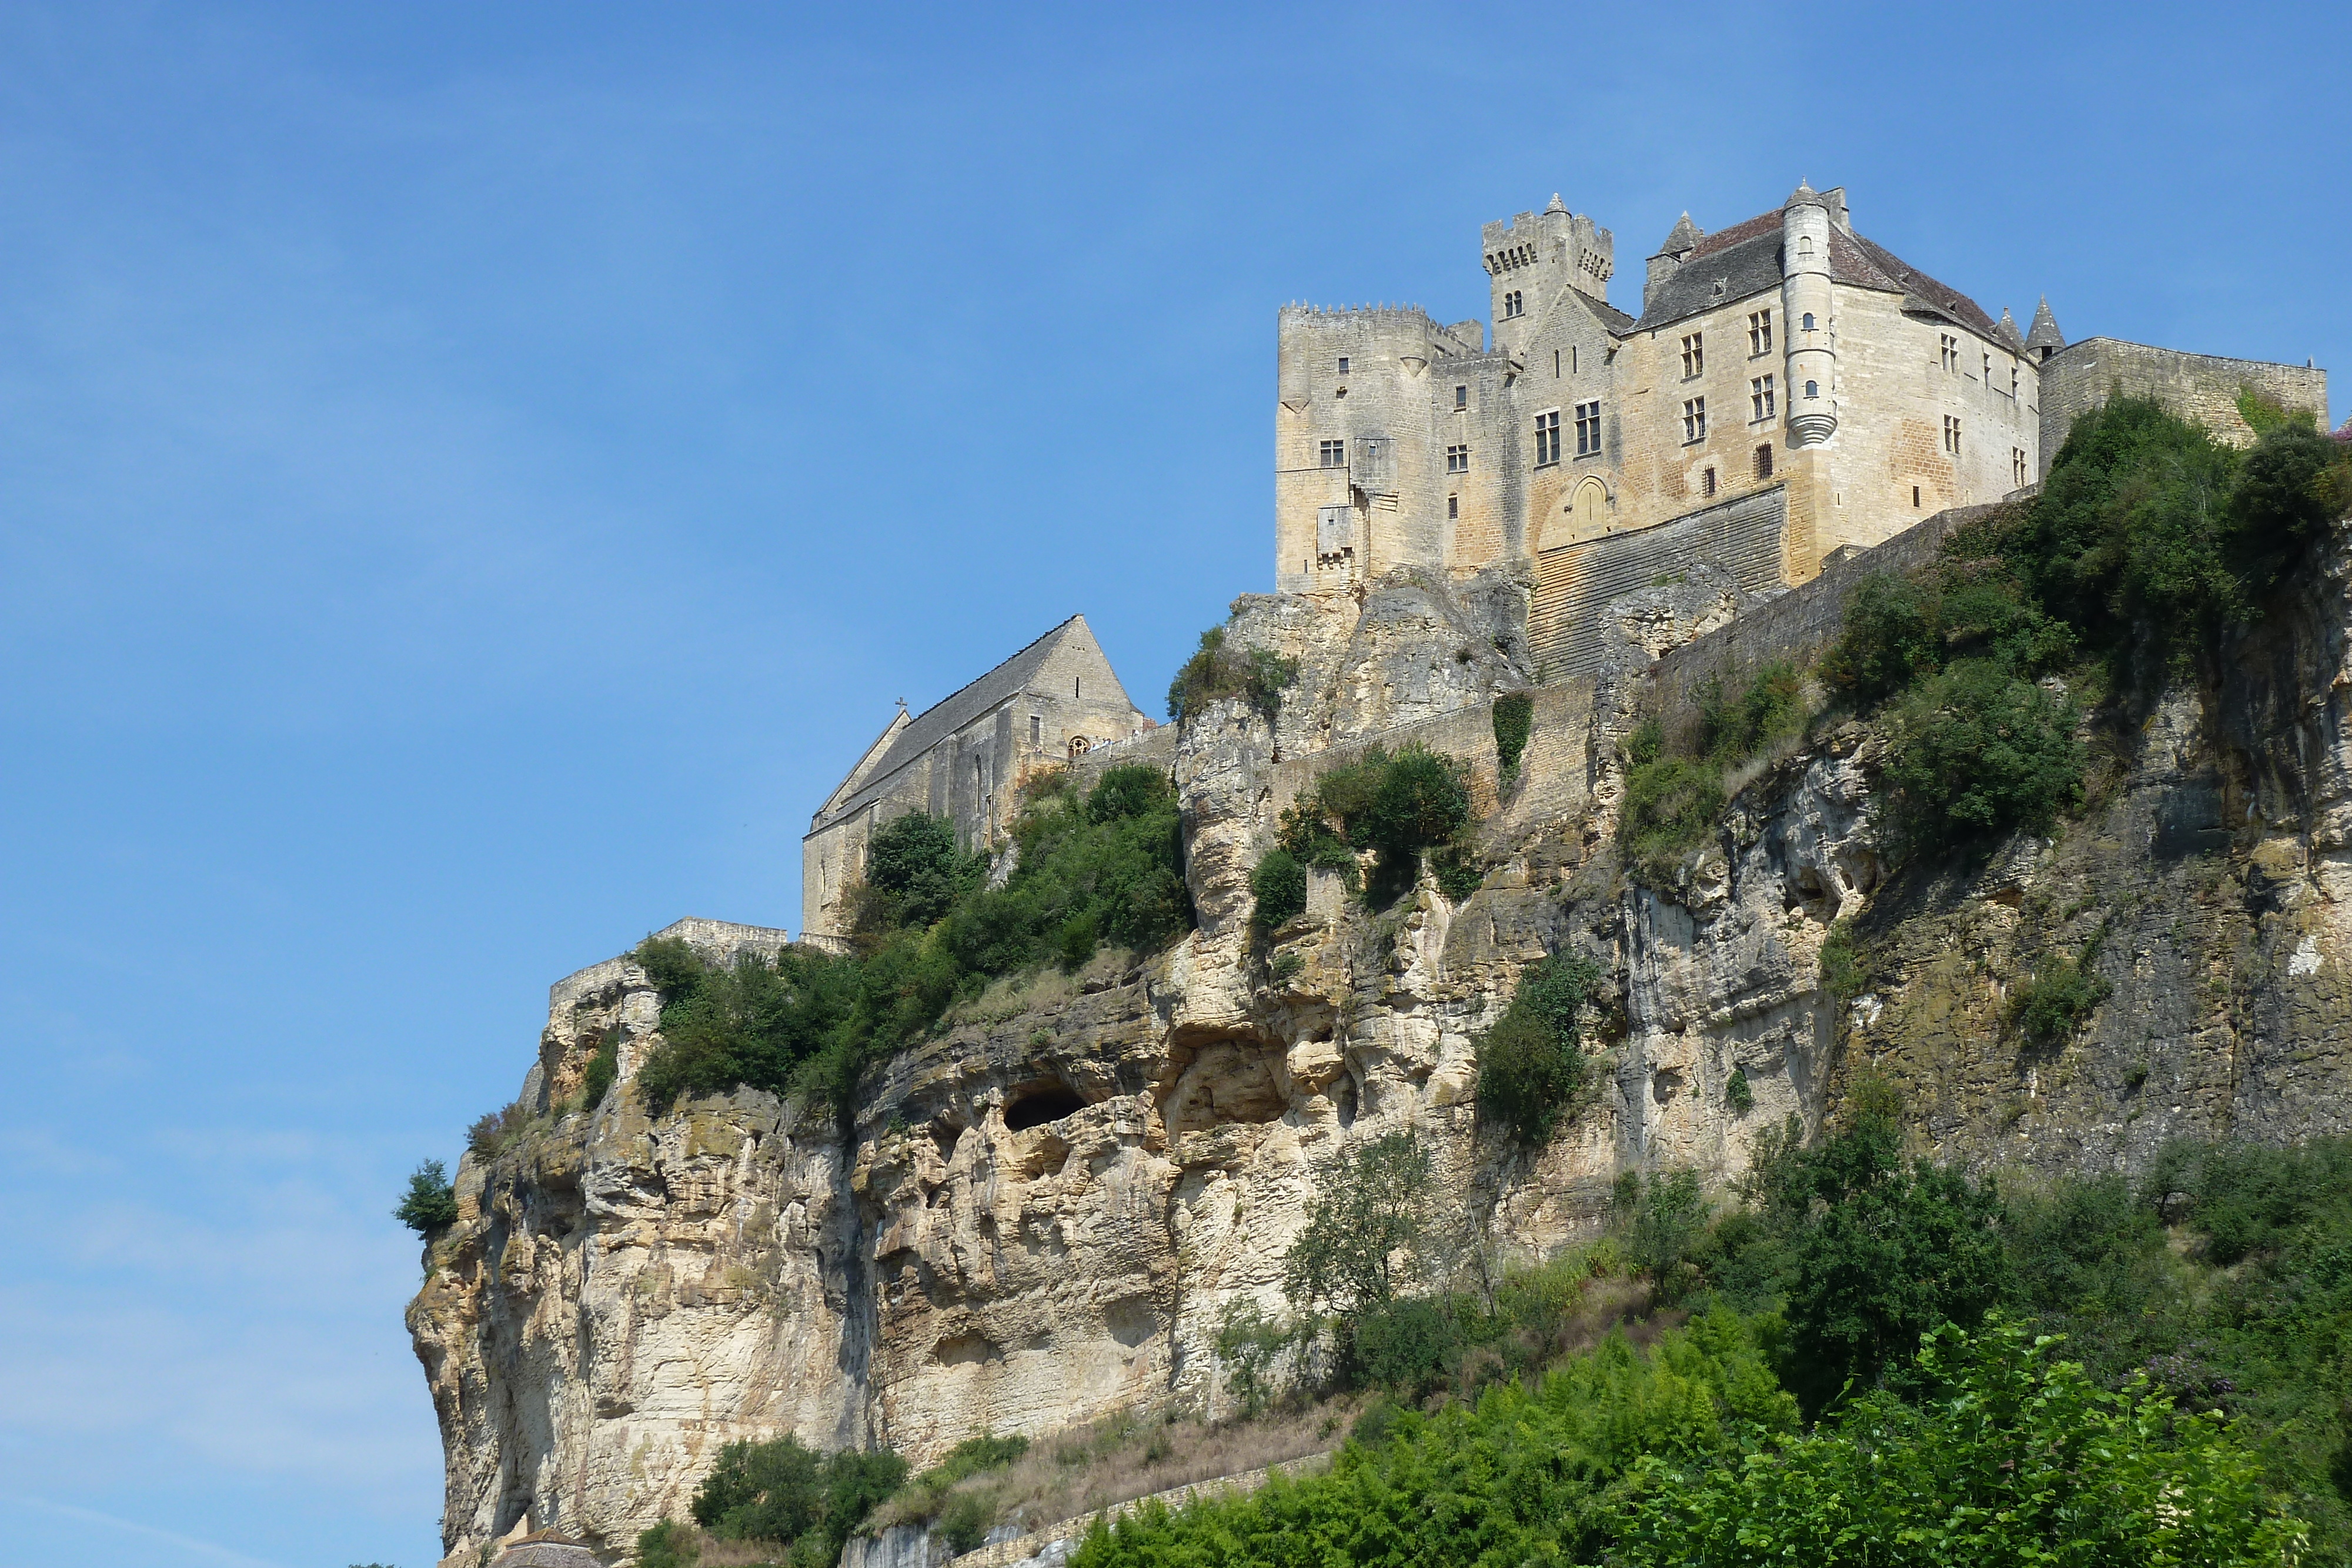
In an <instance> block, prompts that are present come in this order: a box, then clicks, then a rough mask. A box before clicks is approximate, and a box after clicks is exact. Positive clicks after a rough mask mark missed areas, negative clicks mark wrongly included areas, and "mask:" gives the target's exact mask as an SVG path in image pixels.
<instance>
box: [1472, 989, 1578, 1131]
mask: <svg viewBox="0 0 2352 1568" xmlns="http://www.w3.org/2000/svg"><path fill="white" fill-rule="evenodd" d="M1600 978H1601V970H1600V967H1599V966H1598V965H1596V964H1594V963H1593V962H1592V960H1591V959H1590V958H1587V957H1585V956H1582V955H1581V954H1569V953H1563V954H1559V955H1557V956H1552V957H1549V958H1546V959H1544V960H1542V961H1541V962H1539V963H1536V964H1531V965H1529V966H1528V967H1527V968H1526V969H1525V970H1523V971H1522V972H1521V973H1520V975H1519V983H1518V988H1517V990H1516V991H1515V992H1514V993H1513V994H1512V997H1511V1005H1510V1006H1509V1007H1508V1008H1507V1009H1504V1012H1503V1016H1502V1017H1501V1018H1500V1019H1496V1021H1495V1027H1494V1028H1493V1029H1491V1030H1487V1031H1486V1037H1485V1038H1484V1039H1483V1040H1480V1041H1479V1042H1478V1108H1479V1110H1480V1111H1481V1112H1482V1113H1485V1114H1486V1115H1487V1116H1488V1117H1490V1118H1492V1119H1493V1120H1495V1121H1496V1122H1499V1123H1501V1124H1503V1125H1504V1126H1506V1127H1507V1128H1509V1129H1510V1131H1511V1134H1512V1135H1513V1136H1514V1137H1516V1138H1517V1139H1518V1141H1519V1142H1520V1143H1521V1144H1523V1145H1528V1146H1529V1147H1537V1146H1539V1145H1543V1144H1545V1143H1547V1142H1549V1140H1550V1138H1551V1134H1552V1131H1553V1129H1554V1128H1555V1127H1556V1126H1557V1125H1558V1124H1559V1119H1560V1117H1561V1116H1562V1115H1563V1114H1565V1113H1567V1112H1568V1111H1569V1110H1570V1108H1571V1107H1573V1106H1574V1104H1575V1103H1576V1101H1577V1098H1578V1096H1579V1095H1580V1093H1581V1092H1583V1090H1584V1087H1585V1083H1586V1081H1587V1078H1588V1077H1589V1075H1590V1069H1589V1068H1588V1067H1587V1066H1586V1064H1585V1060H1584V1051H1583V1048H1582V1046H1581V1045H1580V1044H1579V1042H1578V1032H1579V1024H1580V1019H1581V1016H1582V1013H1583V1010H1584V1008H1585V1004H1586V1000H1587V998H1589V997H1590V996H1591V991H1592V988H1593V985H1594V984H1595V982H1597V981H1598V980H1599V979H1600Z"/></svg>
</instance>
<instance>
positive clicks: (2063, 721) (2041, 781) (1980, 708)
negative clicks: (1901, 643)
mask: <svg viewBox="0 0 2352 1568" xmlns="http://www.w3.org/2000/svg"><path fill="white" fill-rule="evenodd" d="M2076 718H2077V715H2076V713H2075V711H2074V706H2073V705H2072V704H2071V703H2070V702H2068V701H2066V700H2065V699H2064V698H2063V697H2059V696H2055V695H2052V694H2051V693H2050V692H2048V691H2045V690H2044V689H2042V687H2041V686H2040V685H2036V684H2035V683H2033V682H2032V681H2029V680H2025V679H2023V678H2021V677H2020V676H2018V675H2015V674H2011V673H2010V672H2009V671H2008V670H2006V669H2004V668H2003V667H2002V666H2001V665H2000V664H1997V663H1995V662H1993V661H1991V660H1989V659H1966V660H1962V661H1960V662H1959V663H1958V664H1954V665H1952V667H1951V668H1949V669H1948V670H1946V671H1945V672H1944V673H1943V674H1939V675H1937V676H1935V677H1934V678H1932V679H1930V680H1928V681H1927V682H1926V683H1925V684H1923V685H1920V686H1918V687H1917V688H1916V689H1915V690H1914V691H1912V692H1911V693H1910V695H1908V696H1906V698H1905V699H1904V701H1903V703H1902V705H1901V706H1899V707H1898V708H1897V709H1896V710H1895V714H1894V715H1893V716H1892V718H1891V720H1890V722H1889V725H1888V732H1889V733H1888V736H1887V744H1886V750H1885V757H1884V758H1883V759H1882V761H1881V762H1880V765H1879V774H1880V779H1881V780H1882V782H1883V784H1884V786H1885V789H1886V790H1887V792H1888V794H1889V796H1890V803H1891V805H1892V807H1893V810H1894V817H1895V823H1896V825H1897V826H1898V828H1899V831H1900V832H1901V834H1902V837H1903V838H1904V839H1905V841H1907V842H1908V843H1910V844H1911V845H1913V846H1914V847H1916V848H1919V849H1924V850H1930V851H1934V850H1941V849H1946V848H1949V847H1951V846H1953V845H1956V844H1958V843H1959V842H1961V841H1964V840H1967V839H1970V838H1981V837H1986V836H1991V835H1998V834H2003V833H2009V832H2014V831H2019V830H2023V831H2027V832H2032V833H2047V832H2049V831H2051V829H2052V828H2053V827H2054V826H2056V824H2057V821H2058V817H2059V815H2060V813H2061V812H2063V811H2067V810H2072V809H2073V808H2074V806H2075V805H2077V804H2078V803H2080V801H2081V800H2082V798H2083V774H2084V761H2085V759H2084V751H2083V747H2082V745H2081V743H2080V742H2078V741H2077V740H2076V739H2075V737H2074V726H2075V722H2076Z"/></svg>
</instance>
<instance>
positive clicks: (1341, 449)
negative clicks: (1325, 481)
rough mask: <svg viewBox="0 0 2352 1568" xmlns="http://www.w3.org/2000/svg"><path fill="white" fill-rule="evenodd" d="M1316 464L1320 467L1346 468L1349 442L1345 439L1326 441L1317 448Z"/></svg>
mask: <svg viewBox="0 0 2352 1568" xmlns="http://www.w3.org/2000/svg"><path fill="white" fill-rule="evenodd" d="M1347 465H1348V444H1347V443H1346V442H1344V441H1327V442H1324V443H1323V444H1321V445H1320V446H1319V447H1318V448H1317V449H1316V466H1317V467H1318V468H1345V467H1346V466H1347Z"/></svg>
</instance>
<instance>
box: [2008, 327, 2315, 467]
mask: <svg viewBox="0 0 2352 1568" xmlns="http://www.w3.org/2000/svg"><path fill="white" fill-rule="evenodd" d="M2117 387H2121V388H2122V389H2123V391H2124V392H2125V394H2126V395H2127V396H2130V397H2152V398H2154V399H2156V400H2157V402H2160V403H2162V404H2163V405H2164V406H2165V407H2166V408H2168V409H2170V410H2171V411H2172V412H2173V413H2177V414H2179V416H2180V417H2181V418H2183V419H2186V420H2191V421H2193V422H2195V423H2199V424H2201V425H2203V426H2204V427H2205V428H2206V429H2208V430H2210V431H2211V432H2212V433H2213V434H2216V435H2218V436H2220V437H2221V439H2222V440H2224V441H2229V442H2232V443H2234V444H2237V445H2240V446H2247V445H2251V444H2252V443H2253V439H2254V432H2253V428H2252V426H2251V425H2249V424H2247V423H2246V422H2245V419H2244V417H2243V416H2242V415H2241V414H2240V413H2238V393H2239V392H2241V391H2242V390H2243V389H2245V388H2247V387H2252V388H2253V390H2254V391H2255V392H2259V393H2261V394H2262V395H2263V397H2266V398H2269V399H2270V400H2272V401H2273V402H2276V403H2278V404H2279V405H2280V406H2282V407H2284V408H2289V409H2298V408H2301V409H2309V410H2310V411H2311V412H2312V413H2313V414H2314V415H2315V416H2316V417H2317V418H2318V420H2319V423H2320V426H2321V428H2322V429H2325V428H2326V426H2327V372H2326V371H2323V370H2318V369H2315V368H2311V367H2306V366H2298V365H2273V364H2269V363H2266V362H2265V361H2261V360H2231V359H2224V358H2222V357H2221V356H2220V355H2218V354H2184V353H2182V352H2180V351H2179V350H2177V349H2156V348H2150V347H2149V346H2148V345H2147V344H2146V343H2127V342H2125V341H2124V340H2122V339H2120V338H2085V339H2084V340H2082V341H2081V342H2079V343H2072V344H2069V345H2068V346H2067V347H2065V348H2063V349H2061V350H2059V351H2058V352H2057V353H2055V354H2053V355H2052V356H2051V357H2050V359H2049V360H2048V361H2046V362H2045V363H2044V364H2043V365H2042V473H2043V474H2045V475H2046V474H2048V473H2049V472H2050V464H2051V462H2052V460H2053V459H2054V458H2055V457H2056V456H2057V455H2058V448H2059V447H2060V446H2061V445H2063V444H2064V442H2065V440H2066V432H2067V431H2068V430H2070V429H2072V428H2073V427H2074V420H2075V418H2076V417H2077V416H2078V415H2080V414H2082V413H2084V412H2086V411H2087V410H2090V409H2093V408H2095V407H2097V406H2098V405H2099V404H2100V403H2103V402H2106V400H2107V398H2108V396H2109V394H2110V393H2112V392H2114V391H2115V390H2116V388H2117Z"/></svg>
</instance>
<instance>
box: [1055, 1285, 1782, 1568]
mask: <svg viewBox="0 0 2352 1568" xmlns="http://www.w3.org/2000/svg"><path fill="white" fill-rule="evenodd" d="M1794 1421H1795V1409H1794V1406H1793V1404H1792V1402H1791V1401H1790V1399H1789V1398H1788V1396H1786V1395H1785V1394H1782V1393H1781V1392H1780V1390H1779V1389H1778V1387H1777V1386H1776V1385H1774V1383H1773V1380H1772V1375H1771V1373H1770V1371H1769V1369H1768V1367H1767V1365H1766V1364H1765V1354H1764V1352H1763V1350H1762V1348H1761V1346H1760V1343H1759V1337H1758V1333H1757V1330H1756V1328H1755V1327H1754V1326H1753V1325H1752V1324H1751V1323H1750V1322H1748V1321H1747V1320H1744V1319H1742V1318H1740V1317H1738V1315H1737V1314H1734V1313H1731V1312H1712V1313H1708V1314H1706V1315H1704V1316H1702V1317H1700V1318H1698V1319H1696V1320H1694V1321H1693V1322H1692V1323H1691V1324H1690V1326H1689V1327H1688V1328H1686V1329H1683V1330H1677V1331H1675V1332H1672V1333H1667V1334H1665V1335H1664V1336H1663V1337H1662V1338H1661V1339H1660V1340H1659V1342H1658V1343H1657V1344H1656V1345H1655V1346H1654V1348H1653V1349H1652V1350H1650V1351H1649V1352H1648V1353H1647V1354H1644V1353H1643V1352H1642V1351H1639V1350H1637V1349H1635V1348H1634V1347H1633V1344H1632V1343H1629V1342H1628V1341H1627V1340H1626V1339H1624V1338H1623V1337H1622V1336H1612V1338H1610V1339H1609V1340H1607V1341H1606V1342H1604V1343H1602V1344H1601V1347H1600V1348H1599V1349H1597V1350H1594V1351H1592V1352H1591V1353H1589V1354H1584V1355H1581V1356H1579V1357H1577V1358H1576V1359H1574V1360H1572V1361H1570V1362H1569V1363H1568V1364H1565V1365H1563V1366H1561V1367H1559V1368H1558V1369H1556V1370H1554V1371H1552V1372H1550V1373H1549V1374H1546V1375H1544V1376H1543V1377H1542V1378H1541V1379H1540V1380H1539V1381H1538V1382H1537V1383H1536V1384H1535V1385H1533V1386H1532V1387H1530V1386H1528V1385H1522V1384H1520V1383H1518V1382H1517V1381H1516V1380H1510V1381H1505V1382H1500V1383H1497V1384H1496V1385H1492V1386H1490V1387H1489V1388H1487V1389H1486V1392H1485V1393H1484V1394H1483V1395H1482V1396H1480V1398H1479V1399H1478V1400H1477V1402H1476V1404H1475V1406H1472V1405H1454V1406H1448V1407H1446V1408H1444V1409H1442V1410H1440V1411H1438V1412H1437V1413H1435V1414H1433V1415H1424V1414H1423V1413H1422V1412H1421V1411H1419V1410H1414V1409H1410V1408H1407V1409H1399V1408H1397V1407H1395V1406H1379V1407H1377V1408H1376V1409H1375V1410H1373V1411H1368V1412H1367V1415H1366V1416H1365V1418H1364V1419H1363V1420H1362V1421H1361V1422H1360V1423H1359V1425H1358V1427H1357V1433H1356V1437H1355V1440H1353V1441H1351V1442H1350V1443H1349V1445H1348V1446H1347V1447H1346V1448H1343V1449H1342V1450H1341V1451H1340V1453H1339V1456H1338V1458H1336V1459H1335V1461H1334V1462H1333V1464H1332V1467H1331V1469H1329V1470H1328V1471H1327V1472H1325V1473H1323V1474H1320V1475H1312V1476H1307V1477H1305V1478H1301V1479H1274V1480H1271V1481H1269V1482H1268V1484H1267V1485H1266V1486H1265V1488H1263V1489H1261V1490H1258V1491H1256V1492H1254V1493H1252V1494H1250V1495H1249V1496H1247V1497H1239V1498H1235V1497H1222V1498H1217V1499H1213V1500H1210V1501H1207V1502H1203V1503H1196V1504H1194V1505H1192V1507H1190V1508H1188V1509H1186V1510H1184V1511H1182V1512H1181V1513H1171V1512H1170V1511H1167V1510H1164V1509H1160V1508H1158V1507H1147V1508H1144V1509H1142V1510H1139V1511H1136V1512H1134V1513H1130V1514H1129V1515H1127V1516H1125V1517H1124V1518H1122V1519H1121V1520H1119V1521H1118V1523H1116V1524H1115V1525H1110V1526H1107V1527H1101V1528H1097V1530H1096V1531H1093V1532H1092V1533H1090V1534H1089V1535H1088V1536H1087V1539H1086V1540H1085V1542H1083V1543H1082V1544H1081V1545H1080V1547H1079V1549H1078V1551H1077V1552H1076V1553H1075V1554H1074V1556H1073V1568H1112V1565H1114V1564H1117V1565H1119V1568H1129V1565H1133V1568H1209V1565H1211V1564H1215V1563H1266V1564H1276V1565H1279V1568H1339V1565H1344V1564H1358V1563H1362V1564H1406V1563H1414V1564H1418V1563H1487V1564H1495V1565H1497V1568H1517V1564H1520V1563H1530V1562H1532V1563H1590V1562H1593V1561H1596V1560H1597V1559H1598V1557H1599V1554H1600V1552H1601V1550H1602V1549H1604V1548H1605V1547H1606V1545H1607V1544H1608V1542H1609V1541H1610V1539H1611V1537H1612V1533H1613V1528H1612V1521H1613V1520H1614V1518H1615V1517H1616V1516H1617V1515H1618V1513H1619V1512H1620V1511H1622V1509H1623V1507H1624V1506H1625V1503H1626V1500H1627V1488H1628V1480H1629V1471H1631V1470H1632V1469H1633V1465H1634V1464H1635V1462H1636V1461H1637V1460H1638V1459H1639V1458H1641V1457H1642V1456H1643V1455H1645V1454H1651V1453H1657V1454H1664V1455H1669V1456H1673V1457H1675V1458H1677V1459H1683V1460H1685V1461H1690V1462H1696V1461H1698V1460H1701V1459H1703V1458H1724V1459H1727V1458H1734V1457H1736V1456H1737V1454H1738V1451H1739V1450H1738V1445H1739V1443H1740V1442H1741V1441H1742V1440H1743V1439H1747V1440H1753V1438H1752V1437H1750V1434H1754V1433H1777V1432H1783V1431H1787V1430H1788V1429H1790V1427H1792V1426H1793V1424H1794Z"/></svg>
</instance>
